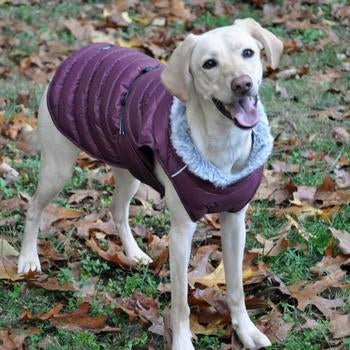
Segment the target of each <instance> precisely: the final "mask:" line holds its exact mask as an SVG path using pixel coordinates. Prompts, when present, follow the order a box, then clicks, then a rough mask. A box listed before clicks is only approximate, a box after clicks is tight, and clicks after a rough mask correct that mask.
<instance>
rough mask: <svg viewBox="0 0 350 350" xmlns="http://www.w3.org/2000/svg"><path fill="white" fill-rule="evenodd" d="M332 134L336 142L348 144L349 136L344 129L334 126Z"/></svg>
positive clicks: (349, 141)
mask: <svg viewBox="0 0 350 350" xmlns="http://www.w3.org/2000/svg"><path fill="white" fill-rule="evenodd" d="M332 134H333V137H334V138H335V140H336V141H338V142H340V143H350V134H349V132H348V131H347V130H346V129H345V128H343V127H341V126H336V127H335V128H333V132H332Z"/></svg>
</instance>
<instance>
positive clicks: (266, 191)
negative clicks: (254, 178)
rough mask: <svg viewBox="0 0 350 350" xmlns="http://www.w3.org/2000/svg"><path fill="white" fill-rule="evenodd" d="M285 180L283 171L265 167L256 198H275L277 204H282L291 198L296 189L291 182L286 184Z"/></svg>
mask: <svg viewBox="0 0 350 350" xmlns="http://www.w3.org/2000/svg"><path fill="white" fill-rule="evenodd" d="M285 182H286V180H285V179H284V178H283V175H282V173H278V172H275V171H273V170H268V169H264V177H263V181H262V183H261V185H260V187H259V188H258V191H257V193H256V195H255V197H254V198H255V199H259V200H263V199H268V200H275V202H276V204H281V203H282V202H284V201H285V200H287V199H290V198H291V196H292V191H293V190H294V186H292V184H291V183H288V184H287V185H286V183H285ZM291 189H292V191H291ZM295 189H296V188H295Z"/></svg>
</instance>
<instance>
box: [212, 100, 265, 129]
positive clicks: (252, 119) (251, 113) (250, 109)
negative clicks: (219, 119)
mask: <svg viewBox="0 0 350 350" xmlns="http://www.w3.org/2000/svg"><path fill="white" fill-rule="evenodd" d="M212 101H213V103H214V104H215V106H216V108H217V109H218V110H219V111H220V112H221V113H222V114H223V115H224V116H225V117H227V118H229V119H230V120H232V121H233V122H234V123H235V124H236V125H237V126H238V127H239V128H241V129H251V128H252V127H254V126H255V125H256V124H257V123H258V121H259V115H258V112H257V109H256V106H257V103H258V98H257V96H255V97H252V96H243V97H241V98H240V99H239V100H237V102H235V103H234V104H233V105H232V106H230V107H229V108H226V106H225V105H224V103H223V102H221V101H220V100H218V99H216V98H215V97H213V98H212Z"/></svg>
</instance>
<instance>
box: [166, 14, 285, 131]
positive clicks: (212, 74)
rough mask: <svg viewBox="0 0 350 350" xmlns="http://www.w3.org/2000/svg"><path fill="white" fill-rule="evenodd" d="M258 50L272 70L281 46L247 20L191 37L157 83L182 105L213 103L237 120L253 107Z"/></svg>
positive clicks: (259, 67)
mask: <svg viewBox="0 0 350 350" xmlns="http://www.w3.org/2000/svg"><path fill="white" fill-rule="evenodd" d="M262 48H264V49H265V51H266V56H267V58H268V60H269V64H270V65H271V67H272V68H277V66H278V63H279V60H280V56H281V54H282V50H283V44H282V42H281V41H280V40H279V39H278V38H277V37H276V36H275V35H274V34H272V33H271V32H269V31H268V30H266V29H264V28H263V27H261V26H260V24H259V23H257V22H256V21H255V20H253V19H251V18H246V19H241V20H236V21H235V22H234V24H233V25H232V26H227V27H222V28H217V29H214V30H211V31H209V32H207V33H204V34H201V35H193V34H190V35H188V36H187V38H186V39H185V40H184V41H183V42H182V43H181V44H180V45H179V46H178V47H177V48H176V50H175V51H174V52H173V54H172V56H171V57H170V60H169V63H168V65H167V67H166V68H165V69H164V71H163V73H162V76H161V80H162V82H163V84H164V86H165V87H166V88H167V89H168V91H170V92H171V93H172V94H173V95H175V96H176V97H178V98H179V99H180V100H181V101H182V102H184V103H187V102H188V101H189V100H190V99H191V97H192V94H193V93H195V94H196V96H199V97H200V98H204V99H207V100H212V101H213V103H214V104H215V105H216V107H217V108H218V109H219V110H220V111H221V112H222V113H223V114H225V113H226V114H227V115H226V114H225V115H226V116H228V117H229V115H232V114H234V113H235V114H236V115H239V113H244V111H249V110H250V109H251V108H254V105H255V104H256V97H257V95H258V90H259V86H260V84H261V81H262V73H263V69H262V63H261V59H260V50H261V49H262ZM248 114H249V113H248ZM249 118H250V119H251V120H249ZM252 118H253V119H254V117H252V116H249V115H248V116H247V115H246V116H245V117H242V119H241V122H242V126H243V127H244V126H245V125H244V124H247V125H246V126H248V127H249V125H250V123H252V122H253V120H252ZM232 119H233V118H232Z"/></svg>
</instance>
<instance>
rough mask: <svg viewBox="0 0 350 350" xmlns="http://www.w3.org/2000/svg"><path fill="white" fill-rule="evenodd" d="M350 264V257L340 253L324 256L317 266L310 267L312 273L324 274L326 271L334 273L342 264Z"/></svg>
mask: <svg viewBox="0 0 350 350" xmlns="http://www.w3.org/2000/svg"><path fill="white" fill-rule="evenodd" d="M343 265H350V258H349V257H348V256H345V255H343V254H338V255H337V256H335V257H332V256H324V257H323V258H322V260H321V261H319V262H318V263H317V264H316V265H315V266H312V267H311V268H310V271H311V272H312V273H316V274H318V275H320V276H321V275H323V274H324V273H328V274H330V273H333V272H336V271H339V270H340V269H341V266H343Z"/></svg>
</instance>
